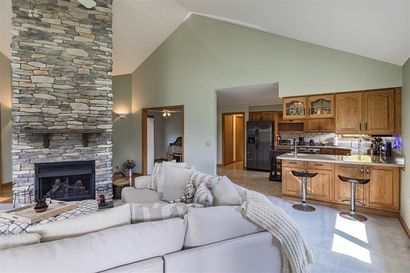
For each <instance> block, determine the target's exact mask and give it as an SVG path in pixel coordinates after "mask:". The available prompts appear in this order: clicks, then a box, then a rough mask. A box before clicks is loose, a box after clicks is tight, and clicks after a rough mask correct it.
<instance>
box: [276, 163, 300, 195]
mask: <svg viewBox="0 0 410 273" xmlns="http://www.w3.org/2000/svg"><path fill="white" fill-rule="evenodd" d="M292 171H298V172H304V171H305V169H301V168H294V167H283V168H282V193H283V194H288V195H293V196H300V194H301V192H302V188H301V187H302V186H301V185H302V183H301V180H300V179H299V178H298V177H294V176H293V174H292Z"/></svg>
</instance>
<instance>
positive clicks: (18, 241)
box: [0, 233, 41, 249]
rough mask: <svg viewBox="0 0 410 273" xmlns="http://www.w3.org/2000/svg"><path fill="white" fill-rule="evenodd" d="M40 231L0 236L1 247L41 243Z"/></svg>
mask: <svg viewBox="0 0 410 273" xmlns="http://www.w3.org/2000/svg"><path fill="white" fill-rule="evenodd" d="M40 238H41V236H40V234H38V233H20V234H11V235H3V236H0V249H7V248H12V247H18V246H28V245H32V244H37V243H40Z"/></svg>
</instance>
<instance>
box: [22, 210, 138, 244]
mask: <svg viewBox="0 0 410 273" xmlns="http://www.w3.org/2000/svg"><path fill="white" fill-rule="evenodd" d="M126 224H131V209H130V205H129V204H126V205H122V206H119V207H115V208H112V209H106V210H103V211H101V212H95V213H90V214H87V215H83V216H79V217H75V218H70V219H67V220H62V221H56V222H52V223H49V224H44V225H34V226H31V227H28V228H27V232H35V233H39V234H40V235H41V241H42V242H48V241H54V240H60V239H64V238H71V237H76V236H80V235H84V234H87V233H90V232H94V231H99V230H103V229H106V228H110V227H116V226H122V225H126Z"/></svg>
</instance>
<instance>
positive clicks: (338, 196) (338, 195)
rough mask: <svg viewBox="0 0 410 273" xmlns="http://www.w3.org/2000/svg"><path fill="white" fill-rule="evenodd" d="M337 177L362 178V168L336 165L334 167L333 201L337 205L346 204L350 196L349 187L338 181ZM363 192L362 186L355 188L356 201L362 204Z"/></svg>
mask: <svg viewBox="0 0 410 273" xmlns="http://www.w3.org/2000/svg"><path fill="white" fill-rule="evenodd" d="M339 175H341V176H345V177H356V178H363V166H361V165H350V164H336V166H335V201H336V202H339V203H346V204H347V203H348V200H350V194H351V185H350V184H349V183H346V182H343V181H341V180H340V179H339V177H338V176H339ZM364 198H365V192H364V186H363V185H358V186H357V187H356V200H357V201H359V202H361V203H364Z"/></svg>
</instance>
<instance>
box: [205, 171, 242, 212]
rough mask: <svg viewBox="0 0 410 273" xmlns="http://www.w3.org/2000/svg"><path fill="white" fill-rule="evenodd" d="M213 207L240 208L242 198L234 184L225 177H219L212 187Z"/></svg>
mask: <svg viewBox="0 0 410 273" xmlns="http://www.w3.org/2000/svg"><path fill="white" fill-rule="evenodd" d="M212 194H213V196H214V205H215V206H240V205H241V204H242V197H241V196H240V194H239V193H238V191H237V190H236V188H235V184H234V183H232V182H231V180H229V178H228V177H226V176H222V177H221V176H220V177H218V179H217V180H216V181H215V182H214V183H213V185H212Z"/></svg>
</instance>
